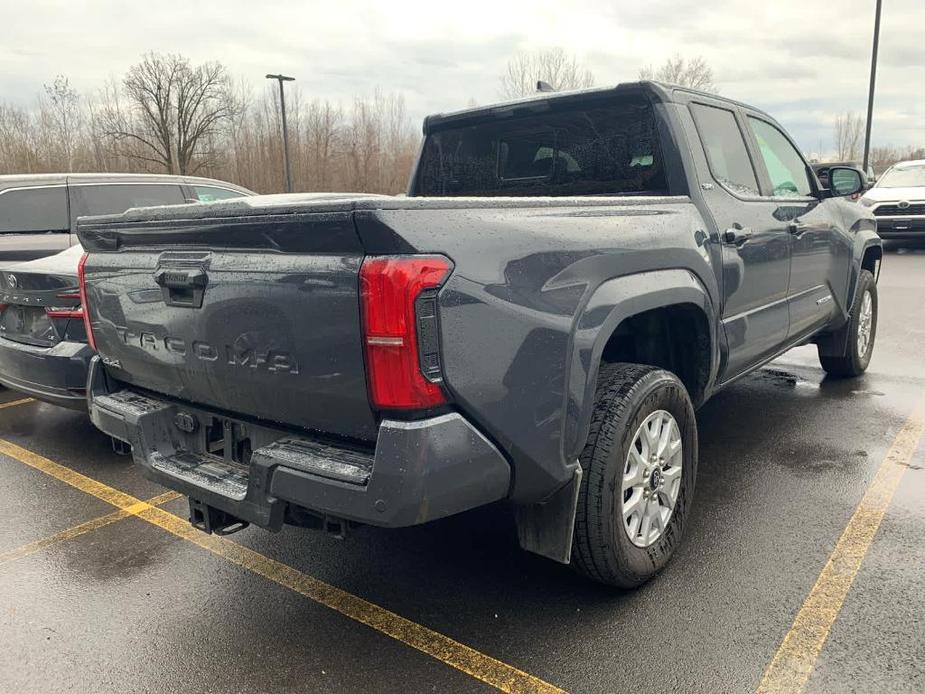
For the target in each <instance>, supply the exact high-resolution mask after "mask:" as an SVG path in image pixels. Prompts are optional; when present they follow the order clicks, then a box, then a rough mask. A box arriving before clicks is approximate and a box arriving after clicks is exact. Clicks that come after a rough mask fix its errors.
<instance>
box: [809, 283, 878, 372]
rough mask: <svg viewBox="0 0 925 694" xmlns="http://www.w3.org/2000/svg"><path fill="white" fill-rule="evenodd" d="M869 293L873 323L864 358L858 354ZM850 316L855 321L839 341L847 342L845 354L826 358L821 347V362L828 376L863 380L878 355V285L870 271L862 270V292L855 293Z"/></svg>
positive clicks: (849, 324) (847, 327)
mask: <svg viewBox="0 0 925 694" xmlns="http://www.w3.org/2000/svg"><path fill="white" fill-rule="evenodd" d="M867 293H869V294H870V298H871V305H872V308H873V323H872V325H871V328H870V339H869V340H868V342H867V349H865V350H864V353H863V354H861V353H860V352H859V351H858V329H859V327H860V318H861V305H862V304H863V301H864V295H865V294H867ZM850 315H851V319H850V320H849V321H848V323H847V324H846V325H845V326H844V327H843V328H842V329H841V331H840V332H839V335H838V339H839V341H840V340H845V341H846V342H847V346H846V348H845V354H844V355H841V356H837V357H833V356H825V355H823V354H822V348H821V347H819V362H820V363H821V364H822V368H823V369H825V372H826V373H827V374H829V375H830V376H835V377H837V378H853V377H855V376H860V375H861V374H862V373H864V372H865V371H867V367H868V365H869V364H870V358H871V355H873V353H874V342H875V341H876V338H877V283H876V282H875V281H874V276H873V275H872V274H871V272H870V271H869V270H861V275H860V277H858V288H857V291H856V292H855V293H854V304H853V305H852V306H851V312H850Z"/></svg>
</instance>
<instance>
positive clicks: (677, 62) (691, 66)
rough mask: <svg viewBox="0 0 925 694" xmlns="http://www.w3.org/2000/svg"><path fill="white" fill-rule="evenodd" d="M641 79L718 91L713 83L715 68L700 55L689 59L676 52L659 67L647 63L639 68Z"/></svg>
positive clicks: (706, 90)
mask: <svg viewBox="0 0 925 694" xmlns="http://www.w3.org/2000/svg"><path fill="white" fill-rule="evenodd" d="M639 79H641V80H656V81H658V82H669V83H670V84H679V85H681V86H682V87H691V88H693V89H700V90H701V91H705V92H713V93H716V91H717V89H716V85H715V84H714V83H713V68H711V67H710V65H709V64H708V63H707V61H706V60H704V59H703V57H702V56H699V55H698V56H695V57H693V58H690V59H687V58H684V57H683V56H682V55H681V54H675V55H674V56H673V57H671V58H669V59H668V60H666V61H665V62H664V63H663V64H662V65H661V66H659V67H658V68H655V67H652V66H651V65H647V66H646V67H643V68H642V69H640V70H639Z"/></svg>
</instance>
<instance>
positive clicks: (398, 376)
mask: <svg viewBox="0 0 925 694" xmlns="http://www.w3.org/2000/svg"><path fill="white" fill-rule="evenodd" d="M452 267H453V265H452V263H450V261H449V260H448V259H446V258H444V257H443V256H381V257H375V256H370V257H368V258H366V260H364V261H363V266H362V267H361V268H360V302H361V305H362V309H363V339H364V341H365V343H366V344H365V347H366V370H367V379H368V382H369V398H370V401H371V402H372V404H373V405H374V406H375V407H380V408H387V409H403V410H409V409H427V408H429V407H435V406H437V405H442V404H444V403H446V396H445V395H444V393H443V389H442V388H441V386H440V382H439V381H440V380H441V379H439V378H435V377H434V375H433V373H432V372H429V373H430V376H431V377H430V379H428V378H426V377H425V376H424V372H423V371H422V362H421V351H420V349H419V344H418V321H419V316H418V313H417V310H416V302H417V300H418V298H419V297H421V294H422V292H425V291H426V290H428V289H436V288H437V287H439V286H440V285H441V284H442V283H443V281H444V280H445V279H446V277H447V275H449V274H450V270H451V269H452ZM432 305H433V304H432ZM429 315H430V317H432V318H433V321H434V324H433V328H434V329H433V330H428V331H427V334H428V335H430V334H433V335H434V337H436V333H435V328H436V314H435V313H433V312H431V313H430V314H429ZM435 381H436V382H435Z"/></svg>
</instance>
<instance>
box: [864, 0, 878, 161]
mask: <svg viewBox="0 0 925 694" xmlns="http://www.w3.org/2000/svg"><path fill="white" fill-rule="evenodd" d="M882 1H883V0H877V10H876V14H875V15H874V48H873V51H872V53H871V56H870V92H869V93H868V94H867V129H866V132H865V133H864V164H863V166H864V175H865V176H866V175H867V165H868V164H869V163H870V126H871V122H872V121H873V119H874V87H875V86H876V84H877V49H878V48H879V47H880V5H881V3H882Z"/></svg>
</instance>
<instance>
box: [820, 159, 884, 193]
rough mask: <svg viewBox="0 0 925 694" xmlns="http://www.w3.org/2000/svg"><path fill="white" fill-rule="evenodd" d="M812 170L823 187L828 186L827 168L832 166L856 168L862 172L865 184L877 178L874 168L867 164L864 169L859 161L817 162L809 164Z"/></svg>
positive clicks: (868, 184) (869, 183) (867, 184)
mask: <svg viewBox="0 0 925 694" xmlns="http://www.w3.org/2000/svg"><path fill="white" fill-rule="evenodd" d="M810 166H812V167H813V171H815V172H816V176H818V177H819V182H820V183H821V184H822V187H823V188H828V187H829V169H831V168H832V167H833V166H840V167H846V166H847V167H848V168H851V169H857V170H858V171H860V172H861V173H863V174H864V178H865V181H864V185H865V188H866V187H867V186H870V185H873V183H874V181H876V180H877V177H876V175H875V174H874V168H873V167H872V166H870V165H868V166H867V170H866V171H865V170H864V166H863V164H862V163H861V162H859V161H842V162H817V163H814V164H811V165H810Z"/></svg>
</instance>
